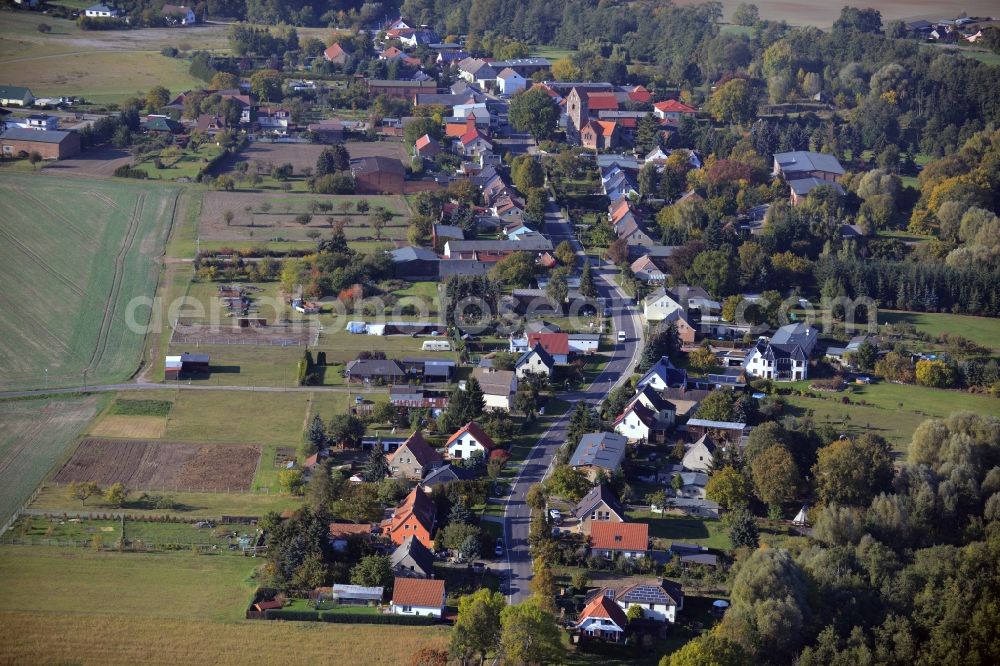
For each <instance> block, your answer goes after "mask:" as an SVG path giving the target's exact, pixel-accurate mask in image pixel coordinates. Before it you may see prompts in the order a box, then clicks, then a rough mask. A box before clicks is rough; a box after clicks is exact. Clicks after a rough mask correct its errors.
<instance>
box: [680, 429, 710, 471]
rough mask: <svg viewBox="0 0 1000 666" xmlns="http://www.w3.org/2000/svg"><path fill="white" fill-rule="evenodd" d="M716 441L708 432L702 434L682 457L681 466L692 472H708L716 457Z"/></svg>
mask: <svg viewBox="0 0 1000 666" xmlns="http://www.w3.org/2000/svg"><path fill="white" fill-rule="evenodd" d="M716 448H718V447H716V445H715V442H714V441H712V438H711V437H709V436H708V435H707V434H705V435H702V436H701V438H700V439H698V441H697V442H695V443H694V444H692V445H691V446H690V447H689V448H688V450H687V451H685V452H684V457H683V458H682V459H681V466H682V467H684V469H686V470H690V471H692V472H704V473H706V474H707V473H708V472H710V471H711V469H712V462H713V461H714V459H715V450H716Z"/></svg>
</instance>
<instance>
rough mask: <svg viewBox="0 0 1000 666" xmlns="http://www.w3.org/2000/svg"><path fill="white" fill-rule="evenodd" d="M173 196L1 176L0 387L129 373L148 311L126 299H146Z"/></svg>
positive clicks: (124, 185)
mask: <svg viewBox="0 0 1000 666" xmlns="http://www.w3.org/2000/svg"><path fill="white" fill-rule="evenodd" d="M179 192H180V189H179V188H175V187H169V186H162V185H161V186H157V187H155V188H154V187H151V186H149V185H143V184H138V183H133V182H120V181H107V180H89V179H82V178H58V177H50V176H43V175H33V176H23V175H14V174H5V175H4V178H3V179H2V180H0V239H2V240H0V283H2V284H4V285H5V293H4V307H3V309H2V311H0V386H3V387H7V388H15V387H17V388H39V387H44V386H46V385H48V386H51V387H55V386H80V385H82V384H84V382H86V383H88V384H94V383H100V382H111V381H121V380H124V379H127V378H128V377H129V376H130V375H131V374H132V373H133V372H135V370H136V368H137V367H138V366H139V361H140V356H141V352H142V347H143V339H144V337H145V331H144V327H145V324H146V323H147V321H148V317H149V308H148V303H147V304H146V306H145V307H142V303H141V302H140V303H136V304H135V305H136V306H138V307H135V308H131V307H130V302H131V301H132V300H133V299H136V298H138V297H145V298H151V297H152V296H153V291H154V287H155V285H156V283H157V278H158V266H157V264H156V259H157V257H159V256H160V255H161V254H162V251H163V246H164V243H165V240H166V236H167V232H168V231H169V229H170V225H171V222H172V219H173V215H174V206H175V204H176V202H177V196H178V194H179ZM129 319H131V320H132V321H133V322H134V323H136V324H138V326H131V325H129ZM46 369H47V371H46Z"/></svg>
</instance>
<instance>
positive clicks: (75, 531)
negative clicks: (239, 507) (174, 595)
mask: <svg viewBox="0 0 1000 666" xmlns="http://www.w3.org/2000/svg"><path fill="white" fill-rule="evenodd" d="M256 529H257V528H256V527H253V526H250V525H242V526H241V525H223V526H219V527H215V528H199V527H195V526H194V524H193V523H161V522H154V521H145V520H136V521H132V520H130V521H126V522H125V535H126V537H127V539H128V540H129V541H130V542H131V543H133V544H136V543H137V542H142V543H143V544H145V545H147V546H167V547H173V548H177V547H181V548H183V547H185V546H187V547H192V546H194V545H199V546H202V547H213V548H218V549H220V550H221V551H223V552H225V553H228V552H230V551H229V550H228V546H229V545H230V543H232V544H236V541H235V540H231V539H230V538H229V537H230V536H231V535H232V534H233V533H234V532H236V533H239V534H240V535H244V536H251V537H255V536H256V533H255V532H256ZM121 534H122V529H121V521H118V520H79V521H70V520H67V519H64V518H61V517H58V518H42V517H38V516H22V517H21V518H20V519H19V520H18V521H17V523H15V524H14V526H13V528H12V529H11V530H10V531H8V532H6V533H5V534H4V535H3V537H2V540H3V542H4V543H10V542H11V541H12V540H13V541H14V542H15V543H24V541H28V542H29V543H31V544H35V545H57V546H62V545H66V546H67V547H69V544H67V543H64V542H69V541H73V542H77V543H80V544H88V543H89V544H91V546H93V545H94V542H95V540H98V541H99V542H100V544H101V545H102V546H103V547H105V548H109V547H110V548H114V545H115V544H116V543H117V542H118V540H119V539H120V538H121ZM50 541H56V542H58V543H54V544H51V543H49V542H50ZM232 552H233V553H236V554H237V556H241V555H239V551H232Z"/></svg>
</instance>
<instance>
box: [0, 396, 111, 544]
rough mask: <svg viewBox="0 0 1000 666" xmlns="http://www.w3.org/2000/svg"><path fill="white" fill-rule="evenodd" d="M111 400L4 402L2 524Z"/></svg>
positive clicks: (0, 411) (0, 416)
mask: <svg viewBox="0 0 1000 666" xmlns="http://www.w3.org/2000/svg"><path fill="white" fill-rule="evenodd" d="M105 400H106V398H97V397H94V396H89V397H85V398H64V399H55V398H39V399H37V400H12V401H7V402H0V524H2V523H3V522H6V520H7V519H8V518H9V517H10V516H11V515H12V514H13V513H14V512H15V511H17V510H18V508H20V506H21V504H22V503H23V502H24V501H25V500H26V499H28V498H29V497H30V496H31V493H32V491H33V490H34V489H35V488H36V487H37V486H38V484H39V483H40V482H41V481H42V480H43V479H44V478H45V475H46V474H48V472H49V470H50V469H52V467H53V466H54V465H55V464H56V463H57V462H58V461H59V460H60V459H61V458H62V457H63V456H64V455H66V454H68V453H69V451H71V450H72V443H73V442H74V441H75V440H76V437H77V435H79V434H80V433H81V432H83V428H84V426H85V425H86V424H87V421H89V420H90V419H92V418H94V415H95V414H96V413H97V411H98V409H99V408H100V405H101V404H102V402H103V401H105Z"/></svg>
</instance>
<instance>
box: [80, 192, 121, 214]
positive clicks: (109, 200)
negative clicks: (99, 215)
mask: <svg viewBox="0 0 1000 666" xmlns="http://www.w3.org/2000/svg"><path fill="white" fill-rule="evenodd" d="M87 194H89V195H90V196H92V197H94V198H95V199H97V200H98V201H100V202H101V203H103V204H106V205H108V206H110V207H111V208H114V209H115V210H121V206H119V205H118V202H117V201H115V200H114V199H112V198H111V197H109V196H108V195H106V194H102V193H100V192H88V193H87Z"/></svg>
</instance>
